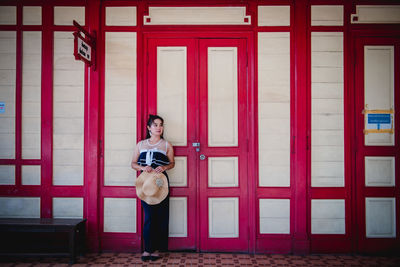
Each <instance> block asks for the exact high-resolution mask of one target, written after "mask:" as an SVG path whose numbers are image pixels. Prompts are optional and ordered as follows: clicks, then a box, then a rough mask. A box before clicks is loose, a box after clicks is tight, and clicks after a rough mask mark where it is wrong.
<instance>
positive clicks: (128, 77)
mask: <svg viewBox="0 0 400 267" xmlns="http://www.w3.org/2000/svg"><path fill="white" fill-rule="evenodd" d="M105 42H106V57H105V61H106V62H105V113H104V114H105V115H104V117H105V125H104V129H105V140H104V142H105V144H104V147H105V149H104V151H105V158H104V184H105V185H108V186H133V185H134V184H135V180H136V172H135V171H133V170H132V169H131V167H130V163H131V160H132V153H133V150H134V148H135V145H136V33H133V32H106V41H105Z"/></svg>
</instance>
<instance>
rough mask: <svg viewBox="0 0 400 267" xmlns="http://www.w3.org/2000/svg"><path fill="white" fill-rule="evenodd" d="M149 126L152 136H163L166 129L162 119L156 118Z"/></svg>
mask: <svg viewBox="0 0 400 267" xmlns="http://www.w3.org/2000/svg"><path fill="white" fill-rule="evenodd" d="M147 128H148V129H149V131H150V133H151V135H152V136H153V135H154V136H161V135H162V133H163V131H164V125H163V123H162V121H161V120H160V119H155V120H154V121H153V123H152V124H151V126H150V127H149V126H147Z"/></svg>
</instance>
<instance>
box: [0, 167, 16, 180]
mask: <svg viewBox="0 0 400 267" xmlns="http://www.w3.org/2000/svg"><path fill="white" fill-rule="evenodd" d="M0 185H15V166H14V165H0Z"/></svg>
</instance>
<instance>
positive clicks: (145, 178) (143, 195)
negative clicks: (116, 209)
mask: <svg viewBox="0 0 400 267" xmlns="http://www.w3.org/2000/svg"><path fill="white" fill-rule="evenodd" d="M136 195H137V196H138V197H139V198H140V199H141V200H143V201H144V202H146V203H147V204H149V205H156V204H159V203H160V202H161V201H163V200H164V199H165V198H166V197H167V195H168V180H167V177H166V176H165V175H164V174H163V173H161V172H159V173H157V172H155V171H152V172H142V173H141V174H140V175H139V177H138V178H137V180H136Z"/></svg>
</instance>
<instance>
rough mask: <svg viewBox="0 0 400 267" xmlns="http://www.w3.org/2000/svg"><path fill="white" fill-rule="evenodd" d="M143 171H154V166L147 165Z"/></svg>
mask: <svg viewBox="0 0 400 267" xmlns="http://www.w3.org/2000/svg"><path fill="white" fill-rule="evenodd" d="M142 171H145V172H152V171H153V168H152V167H151V166H145V167H144V168H142Z"/></svg>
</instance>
